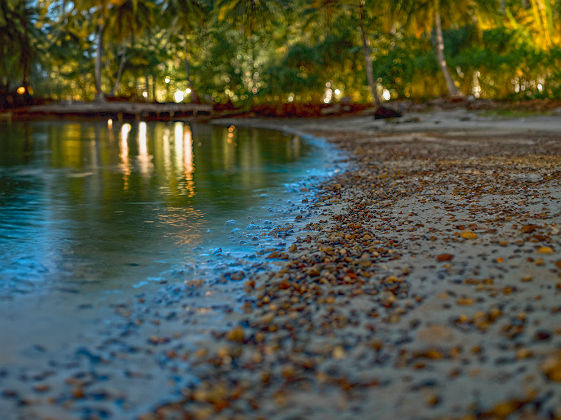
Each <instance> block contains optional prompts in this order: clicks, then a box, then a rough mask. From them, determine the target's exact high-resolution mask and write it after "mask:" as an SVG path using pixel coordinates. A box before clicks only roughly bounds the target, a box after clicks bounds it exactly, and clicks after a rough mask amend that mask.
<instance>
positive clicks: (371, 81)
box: [359, 2, 382, 108]
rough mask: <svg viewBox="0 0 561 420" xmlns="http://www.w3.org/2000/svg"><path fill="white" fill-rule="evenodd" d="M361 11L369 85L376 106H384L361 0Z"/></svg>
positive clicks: (361, 26)
mask: <svg viewBox="0 0 561 420" xmlns="http://www.w3.org/2000/svg"><path fill="white" fill-rule="evenodd" d="M359 11H360V34H361V36H362V52H363V53H364V61H365V62H366V77H367V78H368V86H370V92H372V97H373V98H374V103H375V104H376V108H380V107H381V106H382V101H381V100H380V96H378V89H377V87H376V82H374V75H373V70H372V57H371V51H370V47H369V46H368V39H367V37H366V29H365V27H364V4H363V3H362V2H361V3H360V5H359Z"/></svg>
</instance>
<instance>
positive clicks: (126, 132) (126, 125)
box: [121, 123, 131, 141]
mask: <svg viewBox="0 0 561 420" xmlns="http://www.w3.org/2000/svg"><path fill="white" fill-rule="evenodd" d="M130 131H131V125H130V124H129V123H124V124H123V126H122V127H121V141H123V140H127V138H128V136H129V133H130Z"/></svg>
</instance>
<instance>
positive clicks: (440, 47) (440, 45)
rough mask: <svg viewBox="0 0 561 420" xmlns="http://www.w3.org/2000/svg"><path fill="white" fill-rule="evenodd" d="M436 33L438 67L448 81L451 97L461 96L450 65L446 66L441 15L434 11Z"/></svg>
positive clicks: (447, 85)
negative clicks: (449, 69) (449, 67)
mask: <svg viewBox="0 0 561 420" xmlns="http://www.w3.org/2000/svg"><path fill="white" fill-rule="evenodd" d="M434 32H435V49H436V58H437V61H438V66H439V67H440V70H441V71H442V74H443V76H444V80H445V81H446V87H447V88H448V94H449V95H450V96H460V91H459V90H458V88H457V87H456V84H455V83H454V79H452V76H451V75H450V72H449V71H448V65H447V64H446V57H445V56H444V38H443V37H442V23H441V21H440V13H439V12H438V10H435V11H434Z"/></svg>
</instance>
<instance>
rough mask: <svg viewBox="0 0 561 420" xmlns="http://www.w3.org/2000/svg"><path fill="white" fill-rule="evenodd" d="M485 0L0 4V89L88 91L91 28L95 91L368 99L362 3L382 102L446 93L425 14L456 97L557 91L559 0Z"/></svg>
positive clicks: (560, 79)
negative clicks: (436, 19) (439, 27)
mask: <svg viewBox="0 0 561 420" xmlns="http://www.w3.org/2000/svg"><path fill="white" fill-rule="evenodd" d="M497 3H498V2H497V1H494V0H462V1H459V2H454V1H448V0H447V1H444V0H439V1H436V0H423V1H420V2H418V1H410V0H409V1H408V0H388V1H378V2H377V1H373V0H344V1H335V0H314V1H311V2H310V1H304V0H296V1H290V2H289V1H286V0H267V1H264V0H215V1H212V0H76V1H75V2H74V3H73V2H71V1H70V0H0V90H13V89H15V88H16V87H17V86H20V85H21V84H29V85H31V87H32V88H33V90H34V91H35V94H36V95H38V96H47V97H53V98H55V99H92V98H93V97H94V95H95V88H94V86H95V83H94V61H95V58H96V56H97V55H98V54H100V52H99V51H98V45H97V43H96V37H95V35H96V33H97V30H98V28H99V27H100V25H103V28H104V32H103V44H104V49H103V55H102V74H101V85H102V88H103V90H104V91H105V92H109V91H111V90H112V89H113V88H116V89H117V90H116V92H115V94H116V95H118V96H127V97H131V98H136V99H143V94H144V95H146V96H148V98H147V99H148V100H159V101H170V100H173V94H174V92H175V91H176V90H183V91H185V89H187V88H190V89H192V90H193V91H196V92H197V93H198V94H199V96H201V97H202V99H203V100H206V101H211V100H212V101H217V102H228V101H232V102H236V103H240V104H243V103H245V102H250V101H252V102H265V101H279V102H286V101H287V100H288V98H289V97H290V98H291V99H293V100H294V101H312V100H313V101H321V100H323V98H324V95H325V92H326V89H329V88H333V89H335V88H337V89H339V90H340V91H341V94H340V95H339V96H338V98H341V97H343V96H350V97H352V98H353V99H354V100H357V101H368V100H369V98H370V97H371V96H370V92H369V90H368V84H367V77H366V71H365V68H366V64H365V56H364V49H363V42H362V39H361V32H360V30H359V28H360V20H359V14H358V13H357V11H358V10H359V7H360V6H361V5H363V6H364V11H365V15H364V24H365V34H366V37H367V40H368V43H369V48H370V50H371V54H370V57H371V59H372V63H373V75H374V79H375V80H376V82H377V83H378V89H379V90H380V92H381V90H382V89H387V90H389V91H390V93H391V95H392V98H429V97H434V96H439V95H444V94H445V93H446V84H445V82H444V78H443V77H442V75H441V73H440V70H439V66H438V65H437V61H436V59H435V54H434V45H433V44H434V43H433V41H434V38H433V35H432V33H431V30H432V27H433V19H432V17H431V16H432V15H431V13H433V12H434V10H439V12H440V15H441V16H442V23H443V26H444V31H443V38H444V50H445V52H446V59H447V63H448V68H449V69H450V73H451V75H452V77H453V79H454V80H455V82H456V84H457V86H458V88H459V89H460V90H461V91H462V92H463V93H464V94H472V93H476V94H478V95H480V96H482V97H492V98H534V97H544V98H561V70H560V69H561V24H560V22H561V0H549V1H546V0H526V1H522V0H505V1H503V2H501V4H503V5H504V8H502V9H501V8H499V7H498V5H497ZM421 6H422V7H421ZM188 72H189V73H190V74H188ZM118 78H119V79H120V84H118V85H116V84H115V82H116V80H117V79H118ZM164 80H168V82H169V83H166V82H164ZM335 99H337V97H336V98H335Z"/></svg>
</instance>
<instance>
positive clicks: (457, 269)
mask: <svg viewBox="0 0 561 420" xmlns="http://www.w3.org/2000/svg"><path fill="white" fill-rule="evenodd" d="M557 120H558V119H556V118H555V117H551V116H549V117H547V116H535V117H528V118H518V119H515V120H514V119H500V120H497V119H494V118H492V117H486V116H481V115H480V114H476V113H472V112H468V111H464V110H456V111H450V112H434V113H430V114H421V115H412V116H409V117H406V119H402V120H398V121H389V122H375V121H373V120H372V118H371V117H368V116H360V117H350V118H332V119H314V120H292V121H290V120H266V121H263V120H245V121H231V122H234V123H238V124H243V125H253V126H263V125H265V124H266V125H267V126H268V127H271V126H275V125H276V126H277V127H279V128H282V127H283V126H286V125H287V124H288V125H290V127H292V128H293V129H297V130H301V131H305V132H308V133H311V134H314V135H317V136H322V137H324V138H326V139H327V140H328V141H330V142H333V143H334V144H336V145H337V146H338V147H340V148H341V149H343V150H345V151H347V152H348V154H349V159H350V162H349V170H348V171H347V172H346V173H344V174H342V175H338V176H335V177H333V178H332V179H331V180H329V181H328V182H326V183H324V184H323V186H322V187H321V190H320V191H319V193H318V194H317V197H316V200H315V201H314V202H312V203H311V205H312V206H313V208H315V209H318V210H320V217H319V220H318V221H315V222H312V223H310V224H309V225H308V226H307V232H306V233H305V234H302V235H301V236H300V237H299V238H297V239H296V241H295V243H294V244H293V245H292V246H290V248H289V249H287V255H288V260H286V261H284V262H282V266H281V268H280V270H279V271H277V272H272V273H265V274H257V275H256V276H253V277H251V278H250V279H248V280H247V281H246V282H245V287H246V291H247V293H248V296H249V297H251V298H252V299H253V302H252V303H251V301H250V302H248V303H247V304H246V305H245V306H244V311H245V314H243V315H241V316H240V318H239V320H238V321H236V322H234V323H233V326H232V328H231V329H230V330H229V331H227V332H225V333H217V334H215V339H214V340H212V342H208V343H202V344H201V347H200V348H199V350H197V351H196V352H195V353H193V359H192V364H193V371H192V372H191V373H193V374H194V375H195V376H196V377H198V378H199V382H198V383H195V384H193V385H192V386H189V387H186V388H185V389H184V390H183V391H182V392H183V394H184V397H183V398H182V399H180V400H177V401H174V402H172V403H169V404H165V405H163V406H161V407H160V408H158V409H157V410H155V412H154V413H151V414H146V416H144V418H146V419H148V418H175V417H174V416H176V415H177V416H180V417H179V418H181V416H186V417H187V418H191V417H192V418H219V417H222V418H377V419H386V418H387V419H391V418H402V419H405V418H501V419H502V418H507V417H508V416H510V415H513V416H514V417H516V418H532V419H534V418H544V419H545V418H558V417H560V416H561V409H560V407H559V403H558V402H559V401H560V400H561V395H560V390H559V381H561V354H560V353H559V352H558V349H559V347H560V345H561V328H559V325H561V322H560V320H561V306H560V304H559V296H560V295H561V278H560V274H561V252H560V251H561V236H560V233H561V204H560V203H561V186H560V179H561V140H560V135H559V133H560V132H561V131H559V122H558V121H557ZM274 257H275V255H272V256H271V258H274Z"/></svg>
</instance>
